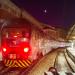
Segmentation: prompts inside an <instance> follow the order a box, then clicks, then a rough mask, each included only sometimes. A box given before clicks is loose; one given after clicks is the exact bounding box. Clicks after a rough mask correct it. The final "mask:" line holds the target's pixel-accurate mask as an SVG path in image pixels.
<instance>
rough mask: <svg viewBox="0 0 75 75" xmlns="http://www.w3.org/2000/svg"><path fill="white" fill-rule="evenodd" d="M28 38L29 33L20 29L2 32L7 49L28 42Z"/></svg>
mask: <svg viewBox="0 0 75 75" xmlns="http://www.w3.org/2000/svg"><path fill="white" fill-rule="evenodd" d="M29 38H30V34H29V31H28V30H25V29H21V28H20V29H16V28H10V29H5V30H4V32H3V41H4V43H6V44H7V45H8V46H9V47H12V46H19V44H20V43H22V42H28V41H29Z"/></svg>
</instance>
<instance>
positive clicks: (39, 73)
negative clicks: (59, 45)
mask: <svg viewBox="0 0 75 75" xmlns="http://www.w3.org/2000/svg"><path fill="white" fill-rule="evenodd" d="M58 51H60V49H57V50H54V51H53V52H51V53H49V54H47V55H46V56H44V57H43V58H42V59H41V60H40V61H39V62H38V63H37V64H36V65H35V66H34V67H33V68H32V70H31V71H29V73H28V74H27V75H44V72H45V71H47V70H48V69H49V67H52V66H54V62H55V58H56V56H57V53H58Z"/></svg>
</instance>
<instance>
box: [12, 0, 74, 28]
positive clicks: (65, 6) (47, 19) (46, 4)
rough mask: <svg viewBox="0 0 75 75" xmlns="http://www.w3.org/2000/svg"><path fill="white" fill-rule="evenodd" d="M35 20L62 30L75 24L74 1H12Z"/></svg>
mask: <svg viewBox="0 0 75 75" xmlns="http://www.w3.org/2000/svg"><path fill="white" fill-rule="evenodd" d="M12 1H13V2H14V3H15V4H16V5H18V6H19V7H20V8H22V9H25V10H26V11H27V12H29V13H30V14H31V15H32V16H34V17H35V18H36V19H37V20H39V21H41V22H43V23H46V24H49V25H52V26H55V27H61V28H64V29H68V28H70V27H71V26H72V25H73V24H74V23H75V0H12Z"/></svg>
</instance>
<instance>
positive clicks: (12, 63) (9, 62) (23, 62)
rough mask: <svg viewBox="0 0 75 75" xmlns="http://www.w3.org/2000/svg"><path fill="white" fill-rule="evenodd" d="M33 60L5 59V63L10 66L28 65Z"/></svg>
mask: <svg viewBox="0 0 75 75" xmlns="http://www.w3.org/2000/svg"><path fill="white" fill-rule="evenodd" d="M31 63H32V62H31V61H30V60H8V59H5V60H4V64H5V66H8V67H24V68H26V67H28V66H30V65H31Z"/></svg>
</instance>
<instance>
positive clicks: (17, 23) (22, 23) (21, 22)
mask: <svg viewBox="0 0 75 75" xmlns="http://www.w3.org/2000/svg"><path fill="white" fill-rule="evenodd" d="M5 23H6V25H4V26H3V28H15V27H17V28H20V27H21V28H23V27H31V23H30V22H28V21H27V20H25V19H23V18H14V19H9V20H6V21H5Z"/></svg>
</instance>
